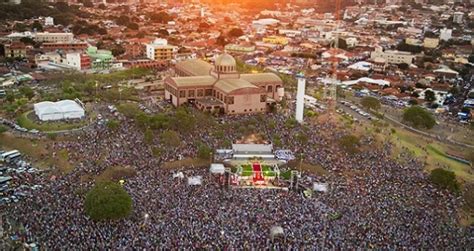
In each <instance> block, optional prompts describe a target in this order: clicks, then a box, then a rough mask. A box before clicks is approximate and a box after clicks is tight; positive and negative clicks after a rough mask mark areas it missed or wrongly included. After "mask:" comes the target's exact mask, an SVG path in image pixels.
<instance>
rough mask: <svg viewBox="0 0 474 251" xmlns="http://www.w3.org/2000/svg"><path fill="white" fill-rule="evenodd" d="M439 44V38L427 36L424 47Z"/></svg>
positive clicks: (431, 47) (432, 47)
mask: <svg viewBox="0 0 474 251" xmlns="http://www.w3.org/2000/svg"><path fill="white" fill-rule="evenodd" d="M438 45H439V39H438V38H429V37H425V39H424V40H423V47H425V48H429V49H434V48H436V47H438Z"/></svg>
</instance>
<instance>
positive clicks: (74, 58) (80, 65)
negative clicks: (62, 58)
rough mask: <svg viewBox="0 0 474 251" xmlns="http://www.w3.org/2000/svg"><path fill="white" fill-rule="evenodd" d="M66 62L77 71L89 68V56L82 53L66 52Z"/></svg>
mask: <svg viewBox="0 0 474 251" xmlns="http://www.w3.org/2000/svg"><path fill="white" fill-rule="evenodd" d="M66 64H67V65H68V66H70V67H72V68H74V69H76V70H78V71H81V70H87V69H90V68H91V58H90V57H89V56H88V55H87V54H84V53H80V52H71V53H67V54H66Z"/></svg>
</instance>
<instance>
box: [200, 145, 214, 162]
mask: <svg viewBox="0 0 474 251" xmlns="http://www.w3.org/2000/svg"><path fill="white" fill-rule="evenodd" d="M211 153H212V149H211V148H210V147H209V146H208V145H206V144H204V143H200V144H199V146H198V151H197V156H198V158H200V159H205V160H208V159H210V158H211Z"/></svg>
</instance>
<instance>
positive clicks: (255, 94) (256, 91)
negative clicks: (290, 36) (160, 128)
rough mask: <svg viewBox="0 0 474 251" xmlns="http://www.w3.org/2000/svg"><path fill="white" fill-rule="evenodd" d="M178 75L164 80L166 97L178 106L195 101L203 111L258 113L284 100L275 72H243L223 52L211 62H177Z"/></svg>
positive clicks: (232, 59) (280, 83) (230, 57)
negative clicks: (269, 105) (273, 103)
mask: <svg viewBox="0 0 474 251" xmlns="http://www.w3.org/2000/svg"><path fill="white" fill-rule="evenodd" d="M176 72H177V74H178V75H181V74H182V75H181V76H185V77H168V78H166V79H165V99H166V100H169V101H170V102H171V103H172V104H173V105H175V106H181V105H183V104H186V103H191V104H195V106H196V107H197V108H198V109H201V110H204V111H210V112H212V111H217V112H224V113H227V114H246V113H259V112H265V111H266V110H267V103H268V102H274V101H275V100H276V101H279V100H281V98H282V97H283V82H282V80H281V79H280V78H279V77H278V76H277V75H275V74H273V73H257V74H240V73H239V72H237V66H236V61H235V59H234V58H233V57H232V56H230V55H229V54H222V55H220V56H219V57H217V58H216V60H215V64H214V65H211V64H209V63H207V62H205V61H202V60H188V61H183V62H179V63H178V64H177V65H176Z"/></svg>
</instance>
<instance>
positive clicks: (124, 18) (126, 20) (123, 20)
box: [115, 15, 130, 25]
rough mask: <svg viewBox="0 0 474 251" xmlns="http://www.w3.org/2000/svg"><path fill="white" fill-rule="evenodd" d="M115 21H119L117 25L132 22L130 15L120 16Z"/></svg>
mask: <svg viewBox="0 0 474 251" xmlns="http://www.w3.org/2000/svg"><path fill="white" fill-rule="evenodd" d="M115 22H116V23H117V25H128V23H129V22H130V18H129V17H128V16H124V15H122V16H120V17H118V18H117V19H116V20H115Z"/></svg>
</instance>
